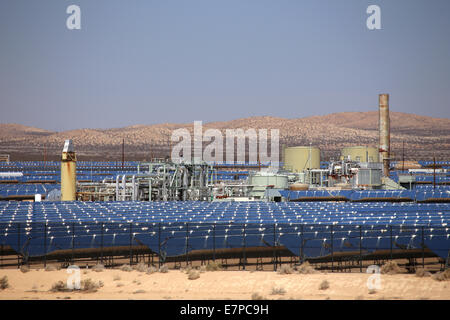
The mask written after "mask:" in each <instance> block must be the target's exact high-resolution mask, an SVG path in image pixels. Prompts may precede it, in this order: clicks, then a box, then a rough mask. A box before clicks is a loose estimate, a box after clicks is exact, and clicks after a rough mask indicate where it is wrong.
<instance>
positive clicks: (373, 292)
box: [369, 289, 377, 294]
mask: <svg viewBox="0 0 450 320" xmlns="http://www.w3.org/2000/svg"><path fill="white" fill-rule="evenodd" d="M375 293H377V290H375V289H369V294H375Z"/></svg>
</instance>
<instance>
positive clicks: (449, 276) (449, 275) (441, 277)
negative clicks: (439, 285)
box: [432, 269, 450, 281]
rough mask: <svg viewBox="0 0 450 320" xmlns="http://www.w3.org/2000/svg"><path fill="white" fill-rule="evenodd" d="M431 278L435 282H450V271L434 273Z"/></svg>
mask: <svg viewBox="0 0 450 320" xmlns="http://www.w3.org/2000/svg"><path fill="white" fill-rule="evenodd" d="M432 278H433V279H434V280H436V281H446V280H450V269H447V270H445V271H442V272H436V273H435V274H433V276H432Z"/></svg>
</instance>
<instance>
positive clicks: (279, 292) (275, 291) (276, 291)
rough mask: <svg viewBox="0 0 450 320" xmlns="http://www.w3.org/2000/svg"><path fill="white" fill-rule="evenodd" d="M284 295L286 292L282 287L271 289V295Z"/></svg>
mask: <svg viewBox="0 0 450 320" xmlns="http://www.w3.org/2000/svg"><path fill="white" fill-rule="evenodd" d="M285 293H286V290H284V288H283V287H273V288H272V292H271V294H272V295H284V294H285Z"/></svg>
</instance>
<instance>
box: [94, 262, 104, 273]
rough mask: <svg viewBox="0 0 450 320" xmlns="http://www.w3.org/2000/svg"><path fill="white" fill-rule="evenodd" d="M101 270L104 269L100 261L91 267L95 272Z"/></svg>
mask: <svg viewBox="0 0 450 320" xmlns="http://www.w3.org/2000/svg"><path fill="white" fill-rule="evenodd" d="M103 270H105V266H104V265H102V264H100V263H99V264H96V265H95V266H93V267H92V271H95V272H102V271H103Z"/></svg>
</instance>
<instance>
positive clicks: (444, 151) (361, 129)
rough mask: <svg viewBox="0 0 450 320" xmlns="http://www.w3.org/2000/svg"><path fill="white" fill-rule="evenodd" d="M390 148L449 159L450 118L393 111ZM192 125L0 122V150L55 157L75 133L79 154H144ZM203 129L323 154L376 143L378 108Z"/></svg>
mask: <svg viewBox="0 0 450 320" xmlns="http://www.w3.org/2000/svg"><path fill="white" fill-rule="evenodd" d="M390 118H391V148H392V152H393V156H394V157H397V158H400V157H401V155H402V144H403V142H404V143H405V153H406V158H408V159H415V160H420V159H430V158H431V157H432V156H433V153H434V154H435V156H436V157H437V159H438V160H449V159H450V119H441V118H432V117H426V116H418V115H414V114H408V113H400V112H391V114H390ZM178 128H187V129H188V130H190V131H192V130H193V123H186V124H174V123H165V124H157V125H143V124H141V125H133V126H129V127H124V128H113V129H78V130H71V131H63V132H51V131H47V130H42V129H38V128H32V127H26V126H22V125H17V124H0V153H9V154H11V157H12V159H13V160H15V159H16V160H18V159H24V160H42V159H43V157H44V149H45V150H46V157H47V159H54V160H56V159H58V158H59V154H60V152H61V149H62V146H63V143H64V140H65V139H73V140H74V144H75V148H76V150H77V152H78V155H79V159H80V160H83V159H96V160H100V159H104V160H120V159H121V145H122V140H123V139H124V140H125V152H126V159H128V160H131V159H136V160H143V159H149V158H151V157H164V156H167V155H168V154H169V148H170V137H171V133H172V131H173V130H175V129H178ZM203 128H204V130H206V129H209V128H214V129H219V130H221V131H222V132H223V133H225V130H226V129H236V128H242V129H248V128H254V129H279V130H280V146H281V145H282V144H286V145H288V146H294V145H309V143H312V144H313V145H315V146H318V147H319V148H320V149H321V150H322V158H324V159H327V158H329V157H330V156H337V155H338V153H339V149H340V148H342V147H344V146H350V145H370V146H377V143H378V112H376V111H373V112H343V113H334V114H329V115H325V116H314V117H307V118H297V119H285V118H277V117H270V116H262V117H251V118H245V119H236V120H231V121H222V122H210V123H204V124H203Z"/></svg>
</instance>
